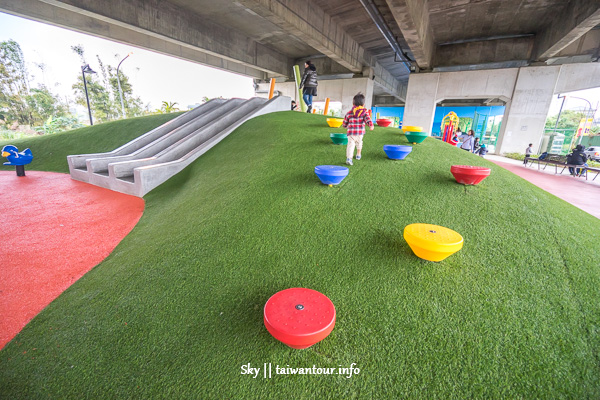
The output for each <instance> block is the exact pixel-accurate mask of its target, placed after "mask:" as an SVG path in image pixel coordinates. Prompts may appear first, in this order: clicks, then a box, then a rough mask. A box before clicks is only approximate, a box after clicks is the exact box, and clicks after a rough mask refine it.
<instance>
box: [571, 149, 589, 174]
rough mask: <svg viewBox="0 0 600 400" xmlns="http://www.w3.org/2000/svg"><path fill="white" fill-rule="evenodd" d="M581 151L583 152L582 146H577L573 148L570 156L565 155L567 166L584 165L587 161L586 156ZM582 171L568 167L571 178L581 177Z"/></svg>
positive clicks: (581, 169)
mask: <svg viewBox="0 0 600 400" xmlns="http://www.w3.org/2000/svg"><path fill="white" fill-rule="evenodd" d="M583 151H584V149H583V146H582V145H580V144H578V145H577V146H575V149H574V150H573V152H572V153H571V154H568V155H567V164H570V165H584V164H585V162H586V161H587V156H586V155H585V153H584V152H583ZM583 171H584V169H583V168H577V169H575V168H574V167H569V172H570V173H571V175H573V176H578V175H581V174H582V173H583Z"/></svg>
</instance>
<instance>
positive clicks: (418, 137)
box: [405, 131, 429, 144]
mask: <svg viewBox="0 0 600 400" xmlns="http://www.w3.org/2000/svg"><path fill="white" fill-rule="evenodd" d="M405 135H406V139H408V142H409V143H412V144H418V143H423V141H424V140H425V139H426V138H427V136H429V135H428V134H427V132H410V131H409V132H406V133H405Z"/></svg>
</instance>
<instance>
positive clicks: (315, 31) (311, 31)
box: [238, 0, 364, 73]
mask: <svg viewBox="0 0 600 400" xmlns="http://www.w3.org/2000/svg"><path fill="white" fill-rule="evenodd" d="M238 3H240V4H242V5H244V6H245V7H247V8H248V9H250V10H251V11H252V12H254V13H256V14H258V15H260V16H261V17H263V18H265V19H267V20H268V21H270V22H272V23H274V24H275V25H277V26H278V27H279V28H281V29H282V30H283V31H284V32H286V33H288V34H290V35H293V36H295V37H297V38H299V39H301V40H302V41H303V42H305V43H306V44H308V45H309V46H311V47H312V48H314V49H315V50H317V51H319V52H321V53H323V54H325V55H326V56H327V57H329V58H331V59H332V60H334V61H336V62H337V63H338V64H340V65H342V66H343V67H345V68H348V69H349V70H350V71H352V72H354V73H358V72H361V71H362V62H361V60H362V57H363V53H364V49H363V48H362V47H361V46H360V45H359V44H358V43H357V42H356V41H355V40H354V39H352V38H351V37H350V36H349V35H348V34H347V33H346V32H345V31H344V30H343V29H342V28H341V27H340V26H338V24H337V23H336V22H335V21H334V20H333V19H332V18H331V16H330V15H329V14H327V13H326V12H325V11H323V9H322V8H321V7H319V6H318V5H317V4H316V3H314V2H313V1H312V0H303V1H278V0H238Z"/></svg>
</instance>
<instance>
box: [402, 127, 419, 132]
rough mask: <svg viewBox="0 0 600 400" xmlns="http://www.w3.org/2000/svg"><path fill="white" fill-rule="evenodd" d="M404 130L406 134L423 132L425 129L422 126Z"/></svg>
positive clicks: (403, 128) (404, 128)
mask: <svg viewBox="0 0 600 400" xmlns="http://www.w3.org/2000/svg"><path fill="white" fill-rule="evenodd" d="M402 130H403V131H404V132H422V131H423V127H422V126H403V127H402Z"/></svg>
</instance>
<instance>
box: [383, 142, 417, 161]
mask: <svg viewBox="0 0 600 400" xmlns="http://www.w3.org/2000/svg"><path fill="white" fill-rule="evenodd" d="M383 151H385V154H386V155H387V156H388V158H389V159H391V160H404V158H406V156H407V155H408V153H410V152H411V151H412V146H401V145H395V144H386V145H385V146H383Z"/></svg>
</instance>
